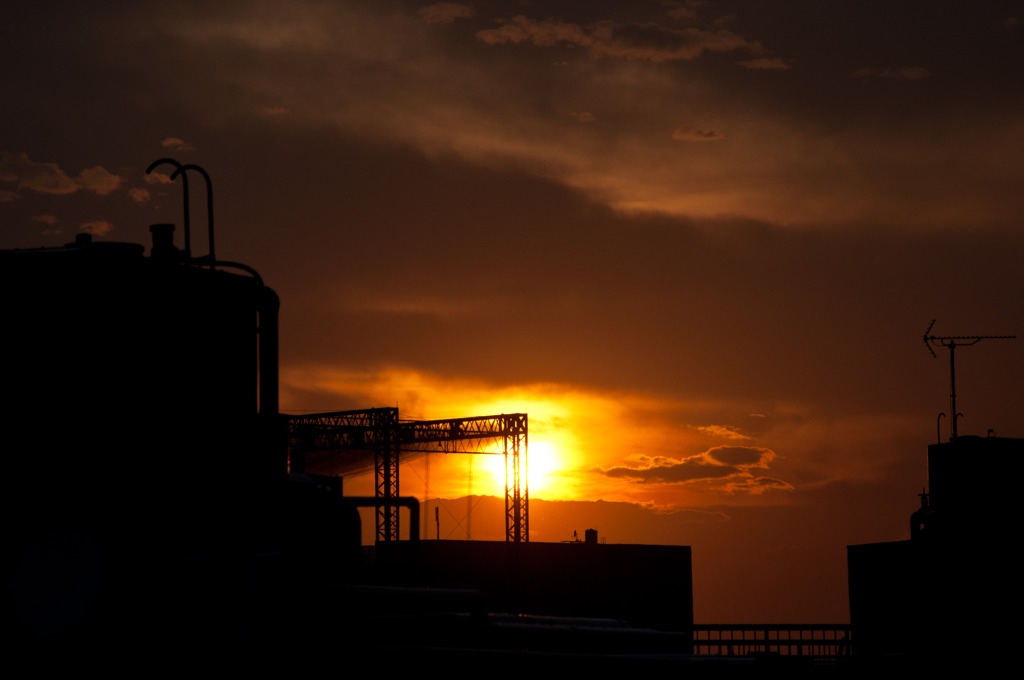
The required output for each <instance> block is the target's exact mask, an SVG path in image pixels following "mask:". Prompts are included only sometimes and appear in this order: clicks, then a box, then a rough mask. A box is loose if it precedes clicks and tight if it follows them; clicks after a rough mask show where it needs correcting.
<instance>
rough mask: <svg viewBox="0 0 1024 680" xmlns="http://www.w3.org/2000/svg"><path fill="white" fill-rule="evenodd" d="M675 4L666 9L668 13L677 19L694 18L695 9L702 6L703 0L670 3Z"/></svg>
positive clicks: (695, 15)
mask: <svg viewBox="0 0 1024 680" xmlns="http://www.w3.org/2000/svg"><path fill="white" fill-rule="evenodd" d="M672 4H674V5H676V6H675V7H673V8H672V9H670V10H669V11H668V15H669V16H670V17H671V18H673V19H677V20H681V19H696V18H697V10H698V9H699V8H700V7H701V6H703V5H704V4H705V3H704V0H685V1H684V2H681V3H672Z"/></svg>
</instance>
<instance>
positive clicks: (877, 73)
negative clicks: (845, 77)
mask: <svg viewBox="0 0 1024 680" xmlns="http://www.w3.org/2000/svg"><path fill="white" fill-rule="evenodd" d="M852 75H853V77H854V78H890V79H892V80H924V79H925V78H927V77H929V76H930V75H931V72H929V71H928V69H926V68H923V67H921V66H900V67H899V68H859V69H857V70H856V71H854V72H853V73H852Z"/></svg>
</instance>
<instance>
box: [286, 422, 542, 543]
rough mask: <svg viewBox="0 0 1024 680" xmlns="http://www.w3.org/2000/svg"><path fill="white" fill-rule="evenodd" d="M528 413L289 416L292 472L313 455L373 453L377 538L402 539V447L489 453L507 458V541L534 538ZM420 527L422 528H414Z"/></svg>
mask: <svg viewBox="0 0 1024 680" xmlns="http://www.w3.org/2000/svg"><path fill="white" fill-rule="evenodd" d="M527 425H528V422H527V417H526V414H525V413H513V414H502V415H498V416H474V417H470V418H452V419H449V420H402V419H400V418H399V417H398V409H397V408H371V409H364V410H358V411H336V412H333V413H312V414H308V415H300V416H288V454H289V460H290V461H291V466H292V468H291V469H292V471H293V472H301V471H303V470H304V469H305V457H306V455H307V454H312V453H330V454H334V455H337V456H347V455H355V454H358V453H359V452H367V451H369V452H372V453H373V461H374V471H375V475H376V492H375V493H376V497H377V498H378V499H382V501H383V502H381V503H380V504H379V505H378V506H377V541H378V542H380V541H397V540H398V504H397V503H395V502H392V501H394V500H396V499H397V498H398V495H399V493H398V457H399V453H400V452H402V451H406V452H413V451H424V452H426V451H431V452H439V453H489V454H495V453H498V454H502V453H503V454H504V456H505V540H506V541H507V542H512V543H526V542H528V541H529V540H530V539H529V536H530V498H529V496H530V487H529V483H528V481H527V478H526V471H527V462H526V452H527V429H528V427H527ZM413 530H414V531H415V530H417V529H416V528H414V529H413Z"/></svg>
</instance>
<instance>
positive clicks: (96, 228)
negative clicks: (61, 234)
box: [79, 220, 114, 236]
mask: <svg viewBox="0 0 1024 680" xmlns="http://www.w3.org/2000/svg"><path fill="white" fill-rule="evenodd" d="M79 228H80V229H81V230H82V231H84V232H86V233H89V234H93V235H95V236H106V235H107V234H109V233H110V232H111V231H112V230H113V229H114V225H113V224H111V223H110V222H107V221H106V220H91V221H89V222H82V226H81V227H79Z"/></svg>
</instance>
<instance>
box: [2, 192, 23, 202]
mask: <svg viewBox="0 0 1024 680" xmlns="http://www.w3.org/2000/svg"><path fill="white" fill-rule="evenodd" d="M19 198H21V196H19V195H18V194H17V193H16V192H14V191H8V190H7V189H3V190H0V203H10V202H12V201H17V200H18V199H19Z"/></svg>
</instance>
